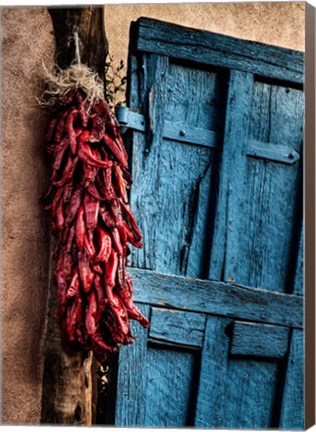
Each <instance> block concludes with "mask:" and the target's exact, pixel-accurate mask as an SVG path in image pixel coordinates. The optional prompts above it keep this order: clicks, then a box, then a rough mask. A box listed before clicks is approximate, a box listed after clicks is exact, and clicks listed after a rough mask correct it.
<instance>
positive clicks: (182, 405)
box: [117, 19, 303, 429]
mask: <svg viewBox="0 0 316 432" xmlns="http://www.w3.org/2000/svg"><path fill="white" fill-rule="evenodd" d="M131 31H132V34H133V38H134V39H133V41H132V43H131V56H130V63H129V64H130V80H131V86H130V89H129V101H130V107H131V108H132V109H133V110H135V111H138V112H141V113H143V114H144V116H145V122H146V125H147V130H146V131H145V133H141V132H132V133H130V141H129V144H130V150H131V154H132V155H133V162H132V169H133V175H134V179H135V182H134V185H133V188H132V191H131V199H132V205H133V208H134V209H135V212H136V214H137V219H138V220H140V225H141V228H142V230H143V233H144V246H145V247H144V250H143V251H139V252H136V253H135V254H134V255H133V260H132V267H131V268H130V273H131V276H132V277H133V281H134V287H135V298H136V299H137V301H138V302H139V303H140V304H143V305H145V306H146V307H148V305H150V306H151V308H152V314H151V328H150V330H149V336H148V337H147V335H146V338H147V339H146V341H147V342H146V343H147V348H146V347H145V348H144V347H142V348H141V349H142V350H143V353H142V355H141V356H140V357H139V358H140V359H141V360H140V364H141V365H142V367H143V368H144V374H143V377H141V378H139V382H140V388H139V393H138V394H137V392H136V391H135V400H136V401H137V406H135V405H134V402H128V399H129V397H130V396H129V395H130V393H129V391H125V390H123V391H119V392H118V394H117V398H118V404H117V407H119V408H117V409H120V410H121V414H120V418H121V419H124V418H125V417H124V416H126V415H127V416H128V419H129V422H128V421H126V423H124V421H125V420H122V423H121V424H125V425H139V426H162V427H166V426H167V427H168V426H176V427H181V426H182V427H183V426H188V425H193V424H195V425H196V426H202V427H217V428H225V427H226V428H233V429H234V428H236V427H237V428H240V427H245V428H271V427H274V428H276V427H278V426H279V417H280V402H279V401H280V400H281V398H282V392H283V379H284V364H285V362H286V360H287V354H288V353H287V349H288V334H289V328H291V327H292V328H294V331H295V332H296V331H300V330H297V329H301V328H302V326H303V313H302V312H303V298H302V296H301V295H300V294H301V292H300V289H299V287H300V286H301V285H300V284H301V282H300V280H301V279H300V278H301V276H300V274H301V273H300V263H301V254H302V252H301V251H302V244H301V246H299V244H300V232H299V230H300V226H301V214H302V212H301V207H300V205H301V204H300V199H301V195H300V194H301V192H300V185H301V183H300V181H301V180H300V179H301V177H300V176H301V166H302V149H301V142H302V129H301V128H302V124H303V110H302V101H303V99H302V86H301V84H300V83H302V82H303V55H302V54H301V53H298V52H292V51H289V50H284V49H279V48H277V47H270V46H265V45H262V44H253V43H249V42H246V41H241V40H236V39H234V38H229V37H225V36H220V35H214V34H211V33H210V34H207V33H206V32H199V31H197V30H192V29H183V28H181V27H180V26H173V25H169V24H165V23H161V22H156V21H154V20H150V19H140V20H139V21H138V23H136V24H135V23H134V24H133V25H132V30H131ZM223 68H224V69H223ZM263 77H265V78H263ZM267 77H269V78H267ZM280 80H283V81H280ZM284 80H287V82H285V81H284ZM290 81H291V82H290ZM164 125H168V127H170V125H174V131H173V132H174V139H169V138H170V137H171V138H172V136H170V137H169V138H168V139H166V138H164V137H163V135H164V129H163V128H164ZM180 125H181V128H180ZM185 126H187V127H186V128H185ZM194 128H197V130H198V131H204V130H206V131H212V140H213V139H214V142H213V144H214V147H210V146H206V147H204V148H203V147H201V146H194V144H193V142H192V140H191V138H190V139H188V140H186V138H185V136H186V130H188V131H190V130H193V129H194ZM180 130H181V131H182V135H181V138H180V139H179V136H178V135H179V134H180ZM199 133H200V132H199ZM189 135H190V134H189ZM204 135H205V134H204V132H201V135H199V137H200V138H201V137H202V138H203V139H204V138H205V137H204ZM199 137H198V138H199ZM200 138H199V139H200ZM199 139H198V141H199ZM251 143H252V144H254V146H253V148H252V153H251V149H250V151H249V144H251ZM259 147H260V149H259V150H260V152H261V153H260V156H262V155H263V156H264V159H258V158H257V157H254V156H257V155H256V154H254V153H255V152H256V151H257V150H258V148H259ZM288 148H290V149H293V150H294V151H295V152H296V153H295V154H294V158H293V160H291V162H293V163H291V164H286V161H287V159H286V157H287V155H286V152H288V150H287V149H288ZM249 153H250V154H249ZM248 156H251V157H248ZM254 167H255V168H254ZM267 173H268V175H267ZM256 176H257V177H256ZM273 205H275V208H274V206H273ZM299 248H300V249H299ZM282 255H283V256H282ZM133 267H136V268H133ZM137 267H140V268H141V269H140V268H137ZM265 274H266V275H267V276H265ZM183 276H189V277H190V278H189V277H183ZM192 278H194V279H192ZM197 278H201V279H206V278H209V279H211V280H200V279H197ZM234 281H237V283H235V282H234ZM263 288H264V289H263ZM278 291H279V292H278ZM285 293H287V294H285ZM289 293H295V295H289ZM296 294H298V295H296ZM197 317H199V318H197ZM201 317H202V319H203V320H204V319H206V326H205V329H204V332H203V328H204V327H203V326H204V324H202V319H201ZM236 320H237V321H238V320H240V321H242V323H240V322H239V323H237V324H236V327H235V332H233V333H232V330H233V322H234V321H236ZM271 324H273V325H271ZM202 334H203V337H202ZM136 342H137V341H136ZM164 345H165V346H164ZM190 347H191V348H192V349H190ZM200 347H202V350H201V368H199V367H198V365H199V362H198V361H197V360H196V359H197V357H198V355H199V351H198V349H199V348H200ZM230 350H231V353H229V351H230ZM193 352H194V353H195V354H194V356H195V357H193ZM297 355H298V356H301V357H300V360H299V361H301V359H302V351H301V352H300V353H299V349H298V350H297ZM128 361H130V359H129V358H127V357H126V358H125V360H124V362H128ZM124 362H123V360H122V364H121V365H120V368H121V367H122V368H123V369H122V370H123V372H122V375H123V374H124V373H127V371H128V366H126V365H125V363H124ZM291 374H292V375H291ZM175 375H176V378H177V379H176V381H175V380H174V376H175ZM294 375H295V373H293V371H290V372H289V369H288V371H287V375H286V379H288V377H290V376H292V378H291V379H292V382H294V378H293V377H294ZM133 383H134V381H133ZM125 388H126V387H125ZM197 388H198V390H197ZM196 392H197V399H196ZM133 395H134V393H133ZM121 399H122V400H121ZM131 399H133V400H134V396H133V397H132V398H131ZM286 400H287V401H289V400H290V399H289V398H287V399H286ZM166 401H167V402H166ZM129 404H130V405H129ZM142 404H143V405H142ZM140 406H143V411H142V413H141V414H140V411H139V410H140V408H139V407H140ZM195 408H196V410H195ZM286 409H289V408H286ZM133 410H134V415H133ZM126 413H127V414H126ZM194 413H195V414H196V415H195V420H194ZM282 415H283V414H282ZM299 416H300V414H298V417H297V418H299ZM188 418H189V419H188ZM284 418H286V415H284ZM287 418H289V417H287ZM135 419H137V420H135ZM286 421H287V420H285V423H284V424H286ZM288 424H289V425H291V423H288Z"/></svg>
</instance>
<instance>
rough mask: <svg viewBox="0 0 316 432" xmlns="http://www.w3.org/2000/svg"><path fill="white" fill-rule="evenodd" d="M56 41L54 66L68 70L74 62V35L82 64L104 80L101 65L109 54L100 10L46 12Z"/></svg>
mask: <svg viewBox="0 0 316 432" xmlns="http://www.w3.org/2000/svg"><path fill="white" fill-rule="evenodd" d="M48 11H49V13H50V15H51V17H52V20H53V26H54V32H55V38H56V63H57V64H58V66H59V67H61V68H62V69H65V68H67V67H68V66H69V65H70V64H71V62H72V61H73V60H74V59H75V43H74V39H73V34H74V32H75V31H77V32H78V35H79V48H80V55H81V62H82V63H84V64H86V65H87V66H89V67H91V68H92V69H94V70H95V71H96V72H98V74H99V75H100V77H101V78H102V79H103V80H104V63H105V58H106V56H107V54H108V52H109V45H108V40H107V38H106V34H105V28H104V13H103V6H100V7H98V6H89V7H82V8H60V9H59V8H55V7H52V8H48Z"/></svg>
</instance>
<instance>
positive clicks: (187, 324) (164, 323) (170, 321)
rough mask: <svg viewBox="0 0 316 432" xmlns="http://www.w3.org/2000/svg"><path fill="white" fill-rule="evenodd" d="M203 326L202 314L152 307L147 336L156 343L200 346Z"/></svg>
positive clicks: (203, 317)
mask: <svg viewBox="0 0 316 432" xmlns="http://www.w3.org/2000/svg"><path fill="white" fill-rule="evenodd" d="M204 327H205V315H204V314H200V313H192V312H186V311H179V310H174V309H162V308H157V307H153V308H152V309H151V319H150V328H149V338H150V339H151V340H152V341H153V342H156V343H165V342H167V343H171V344H175V345H182V346H187V347H196V348H201V347H202V345H203V335H204Z"/></svg>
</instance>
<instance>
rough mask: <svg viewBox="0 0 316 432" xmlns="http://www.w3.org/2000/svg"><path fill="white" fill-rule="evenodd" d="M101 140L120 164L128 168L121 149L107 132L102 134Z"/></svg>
mask: <svg viewBox="0 0 316 432" xmlns="http://www.w3.org/2000/svg"><path fill="white" fill-rule="evenodd" d="M103 142H104V143H105V144H106V146H107V147H108V149H109V150H110V151H111V153H112V154H113V156H114V157H115V159H116V160H117V161H118V162H119V163H120V164H122V166H123V167H124V168H128V162H127V157H126V156H125V155H124V153H123V152H122V150H121V149H120V148H119V147H118V146H117V144H115V142H114V141H113V140H112V138H110V137H109V136H108V135H107V134H104V135H103Z"/></svg>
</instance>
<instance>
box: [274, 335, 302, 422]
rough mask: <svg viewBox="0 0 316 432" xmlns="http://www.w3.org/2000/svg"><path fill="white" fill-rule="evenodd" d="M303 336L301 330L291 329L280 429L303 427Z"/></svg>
mask: <svg viewBox="0 0 316 432" xmlns="http://www.w3.org/2000/svg"><path fill="white" fill-rule="evenodd" d="M303 336H304V334H303V331H302V330H297V329H294V330H293V333H292V337H291V344H290V352H289V357H288V364H287V372H286V377H285V386H284V393H283V400H282V408H281V416H280V425H279V428H280V429H304V360H303Z"/></svg>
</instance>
